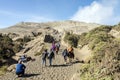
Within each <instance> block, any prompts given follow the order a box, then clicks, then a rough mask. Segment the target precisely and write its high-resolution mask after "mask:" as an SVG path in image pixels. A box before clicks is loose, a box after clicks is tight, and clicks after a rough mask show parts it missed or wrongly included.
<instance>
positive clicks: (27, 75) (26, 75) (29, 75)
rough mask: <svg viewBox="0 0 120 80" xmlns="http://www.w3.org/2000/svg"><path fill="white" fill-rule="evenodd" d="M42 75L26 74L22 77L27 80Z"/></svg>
mask: <svg viewBox="0 0 120 80" xmlns="http://www.w3.org/2000/svg"><path fill="white" fill-rule="evenodd" d="M38 75H40V74H25V75H24V76H22V77H23V78H27V77H33V76H38Z"/></svg>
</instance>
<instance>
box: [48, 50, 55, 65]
mask: <svg viewBox="0 0 120 80" xmlns="http://www.w3.org/2000/svg"><path fill="white" fill-rule="evenodd" d="M53 58H54V59H55V54H54V51H53V50H52V49H51V50H50V53H49V54H48V59H49V66H51V65H52V60H53Z"/></svg>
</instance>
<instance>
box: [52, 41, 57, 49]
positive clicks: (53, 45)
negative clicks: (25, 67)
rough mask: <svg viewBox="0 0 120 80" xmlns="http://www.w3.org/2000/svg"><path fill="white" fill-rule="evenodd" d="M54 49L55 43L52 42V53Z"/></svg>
mask: <svg viewBox="0 0 120 80" xmlns="http://www.w3.org/2000/svg"><path fill="white" fill-rule="evenodd" d="M55 48H56V46H55V41H53V43H52V48H51V49H52V50H53V51H55Z"/></svg>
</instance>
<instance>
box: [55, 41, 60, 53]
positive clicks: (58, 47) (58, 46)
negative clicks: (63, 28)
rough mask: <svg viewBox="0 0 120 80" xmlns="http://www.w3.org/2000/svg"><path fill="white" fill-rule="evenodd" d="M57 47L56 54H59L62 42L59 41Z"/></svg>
mask: <svg viewBox="0 0 120 80" xmlns="http://www.w3.org/2000/svg"><path fill="white" fill-rule="evenodd" d="M55 47H56V49H55V51H56V54H58V51H59V49H60V42H57V43H56V46H55Z"/></svg>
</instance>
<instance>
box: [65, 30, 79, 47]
mask: <svg viewBox="0 0 120 80" xmlns="http://www.w3.org/2000/svg"><path fill="white" fill-rule="evenodd" d="M78 40H79V35H76V34H72V33H70V32H67V33H66V34H65V37H64V41H65V42H68V44H70V45H71V46H73V47H77V45H78Z"/></svg>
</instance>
